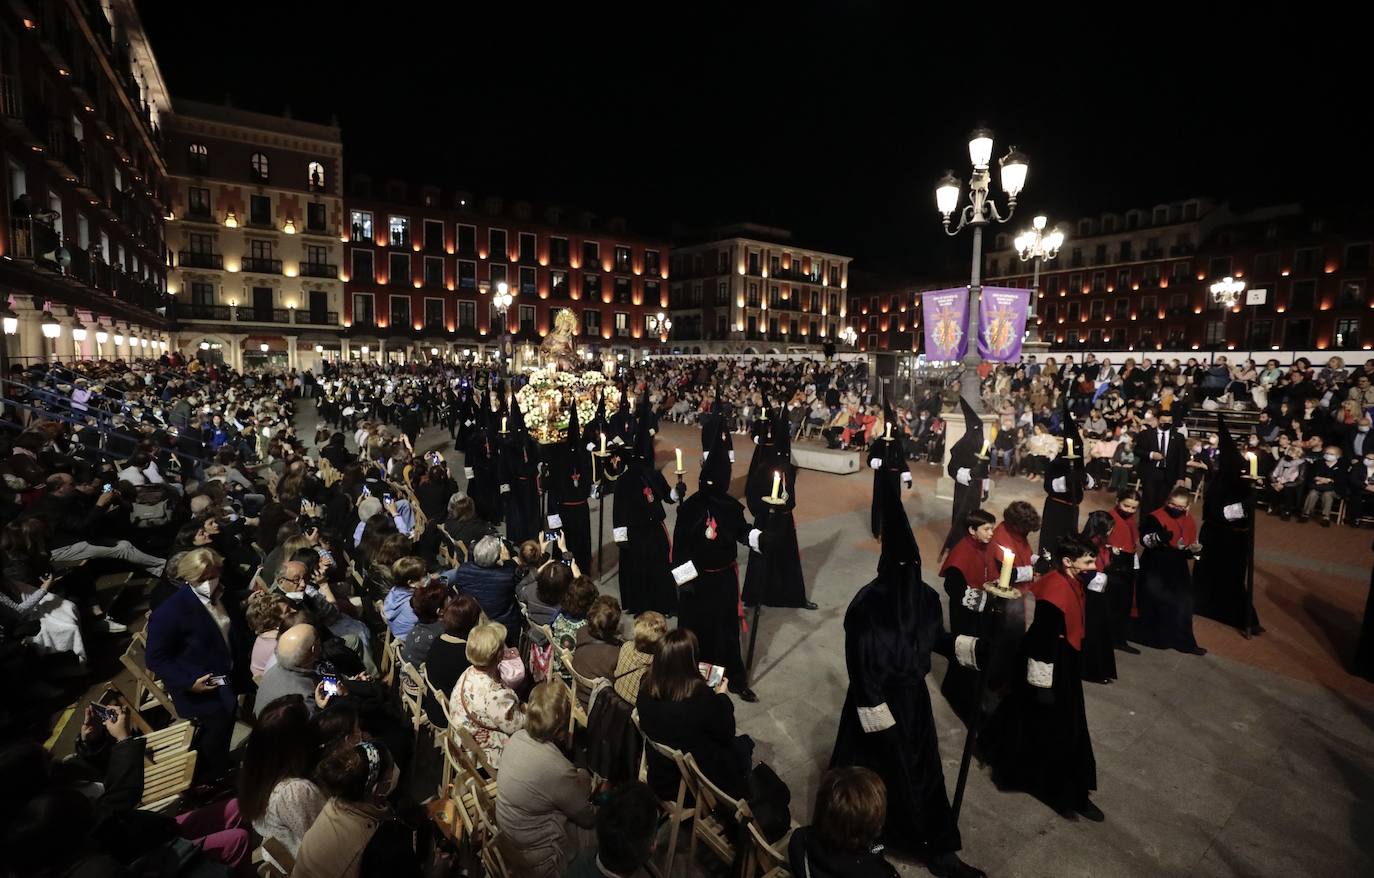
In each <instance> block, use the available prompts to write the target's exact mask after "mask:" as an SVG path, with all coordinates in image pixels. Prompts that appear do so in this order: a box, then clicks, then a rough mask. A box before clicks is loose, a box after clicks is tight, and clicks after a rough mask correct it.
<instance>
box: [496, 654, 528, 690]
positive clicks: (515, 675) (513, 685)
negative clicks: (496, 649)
mask: <svg viewBox="0 0 1374 878" xmlns="http://www.w3.org/2000/svg"><path fill="white" fill-rule="evenodd" d="M496 670H497V673H498V674H499V675H500V677H501V682H502V683H503V684H505V686H506V688H507V689H519V688H520V687H521V686H522V685H524V682H525V663H524V662H522V661H521V660H520V650H518V649H516V648H515V647H513V646H507V647H506V648H504V649H503V650H501V661H500V662H498V663H497V665H496Z"/></svg>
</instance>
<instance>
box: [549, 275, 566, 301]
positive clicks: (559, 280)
mask: <svg viewBox="0 0 1374 878" xmlns="http://www.w3.org/2000/svg"><path fill="white" fill-rule="evenodd" d="M549 295H550V296H552V297H554V298H555V299H566V298H567V297H568V273H567V272H566V271H550V272H549Z"/></svg>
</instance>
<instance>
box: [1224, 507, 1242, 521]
mask: <svg viewBox="0 0 1374 878" xmlns="http://www.w3.org/2000/svg"><path fill="white" fill-rule="evenodd" d="M1221 514H1222V515H1223V516H1224V517H1225V518H1226V520H1227V521H1240V520H1241V519H1242V518H1244V517H1245V504H1243V503H1232V504H1231V505H1229V506H1223V507H1222V508H1221Z"/></svg>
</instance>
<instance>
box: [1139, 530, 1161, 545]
mask: <svg viewBox="0 0 1374 878" xmlns="http://www.w3.org/2000/svg"><path fill="white" fill-rule="evenodd" d="M1140 541H1141V542H1142V543H1144V544H1145V546H1146V547H1147V548H1150V549H1158V548H1159V547H1160V546H1161V545H1163V544H1164V541H1163V540H1162V539H1161V538H1160V536H1159V534H1146V535H1145V536H1143V537H1141V538H1140Z"/></svg>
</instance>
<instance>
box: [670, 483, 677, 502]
mask: <svg viewBox="0 0 1374 878" xmlns="http://www.w3.org/2000/svg"><path fill="white" fill-rule="evenodd" d="M668 499H669V500H671V501H673V502H674V503H676V502H677V500H678V497H677V485H674V486H673V487H671V488H669V489H668Z"/></svg>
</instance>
